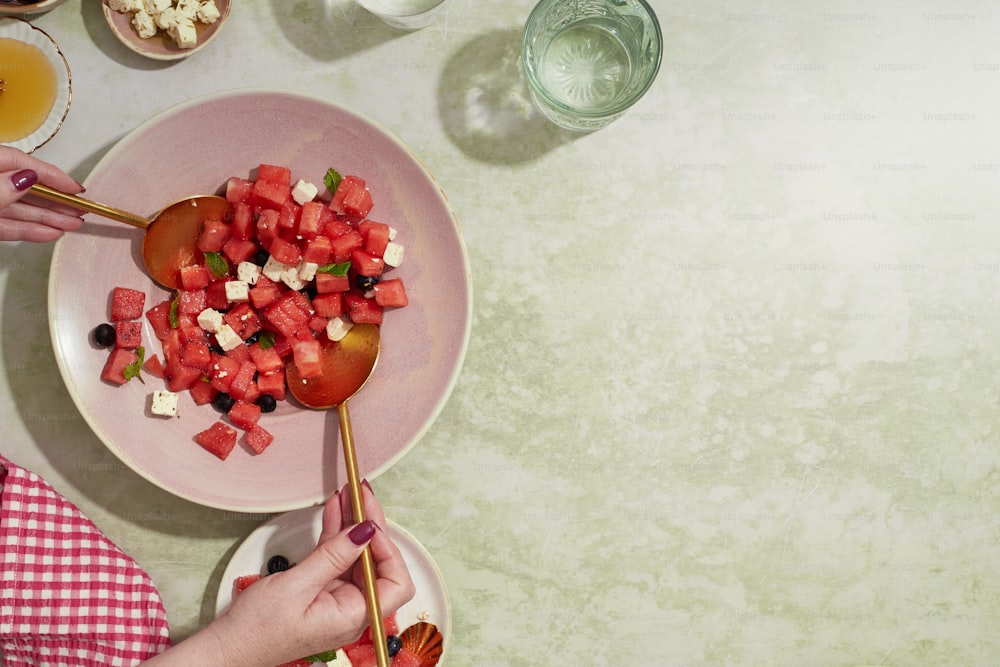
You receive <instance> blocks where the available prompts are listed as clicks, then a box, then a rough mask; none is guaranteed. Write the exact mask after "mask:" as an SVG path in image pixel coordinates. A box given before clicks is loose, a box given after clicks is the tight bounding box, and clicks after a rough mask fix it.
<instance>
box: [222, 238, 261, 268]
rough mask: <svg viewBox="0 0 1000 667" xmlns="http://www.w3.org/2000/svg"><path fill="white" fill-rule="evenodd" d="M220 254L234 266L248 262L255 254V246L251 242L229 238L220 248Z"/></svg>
mask: <svg viewBox="0 0 1000 667" xmlns="http://www.w3.org/2000/svg"><path fill="white" fill-rule="evenodd" d="M222 254H224V255H225V256H226V257H228V258H229V261H230V262H232V264H233V265H234V266H235V265H237V264H239V263H240V262H246V261H249V260H250V258H251V257H253V256H254V255H256V254H257V244H256V243H254V242H253V241H249V240H243V239H237V238H231V239H229V240H228V241H226V245H224V246H222Z"/></svg>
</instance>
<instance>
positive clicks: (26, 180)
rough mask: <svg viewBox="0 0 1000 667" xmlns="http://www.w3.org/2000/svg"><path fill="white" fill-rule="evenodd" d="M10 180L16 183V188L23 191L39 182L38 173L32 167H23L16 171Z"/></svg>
mask: <svg viewBox="0 0 1000 667" xmlns="http://www.w3.org/2000/svg"><path fill="white" fill-rule="evenodd" d="M10 182H11V183H13V184H14V189H15V190H17V191H18V192H21V191H22V190H27V189H28V188H30V187H31V186H32V185H34V184H35V183H37V182H38V174H37V173H35V172H34V171H32V170H31V169H22V170H21V171H18V172H14V175H13V176H11V177H10Z"/></svg>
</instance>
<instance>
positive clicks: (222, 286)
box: [198, 280, 229, 312]
mask: <svg viewBox="0 0 1000 667" xmlns="http://www.w3.org/2000/svg"><path fill="white" fill-rule="evenodd" d="M227 282H229V281H228V280H216V281H215V282H214V283H212V284H211V285H209V286H208V287H206V288H205V306H206V307H207V308H214V309H215V310H226V309H227V308H229V297H227V296H226V283H227ZM198 312H201V311H198Z"/></svg>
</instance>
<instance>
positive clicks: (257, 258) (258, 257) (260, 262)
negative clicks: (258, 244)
mask: <svg viewBox="0 0 1000 667" xmlns="http://www.w3.org/2000/svg"><path fill="white" fill-rule="evenodd" d="M270 257H271V253H269V252H268V251H266V250H264V249H263V248H261V249H260V250H258V251H257V252H256V254H254V256H253V258H252V259H251V260H250V261H251V262H252V263H254V264H256V265H257V266H264V265H265V264H267V260H268V258H270Z"/></svg>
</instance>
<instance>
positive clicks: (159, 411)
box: [149, 389, 178, 417]
mask: <svg viewBox="0 0 1000 667" xmlns="http://www.w3.org/2000/svg"><path fill="white" fill-rule="evenodd" d="M177 399H178V395H177V394H175V393H174V392H172V391H167V390H166V389H161V390H159V391H154V392H153V402H152V405H151V406H150V408H149V409H150V412H152V413H153V414H154V415H158V416H160V417H176V416H177Z"/></svg>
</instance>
